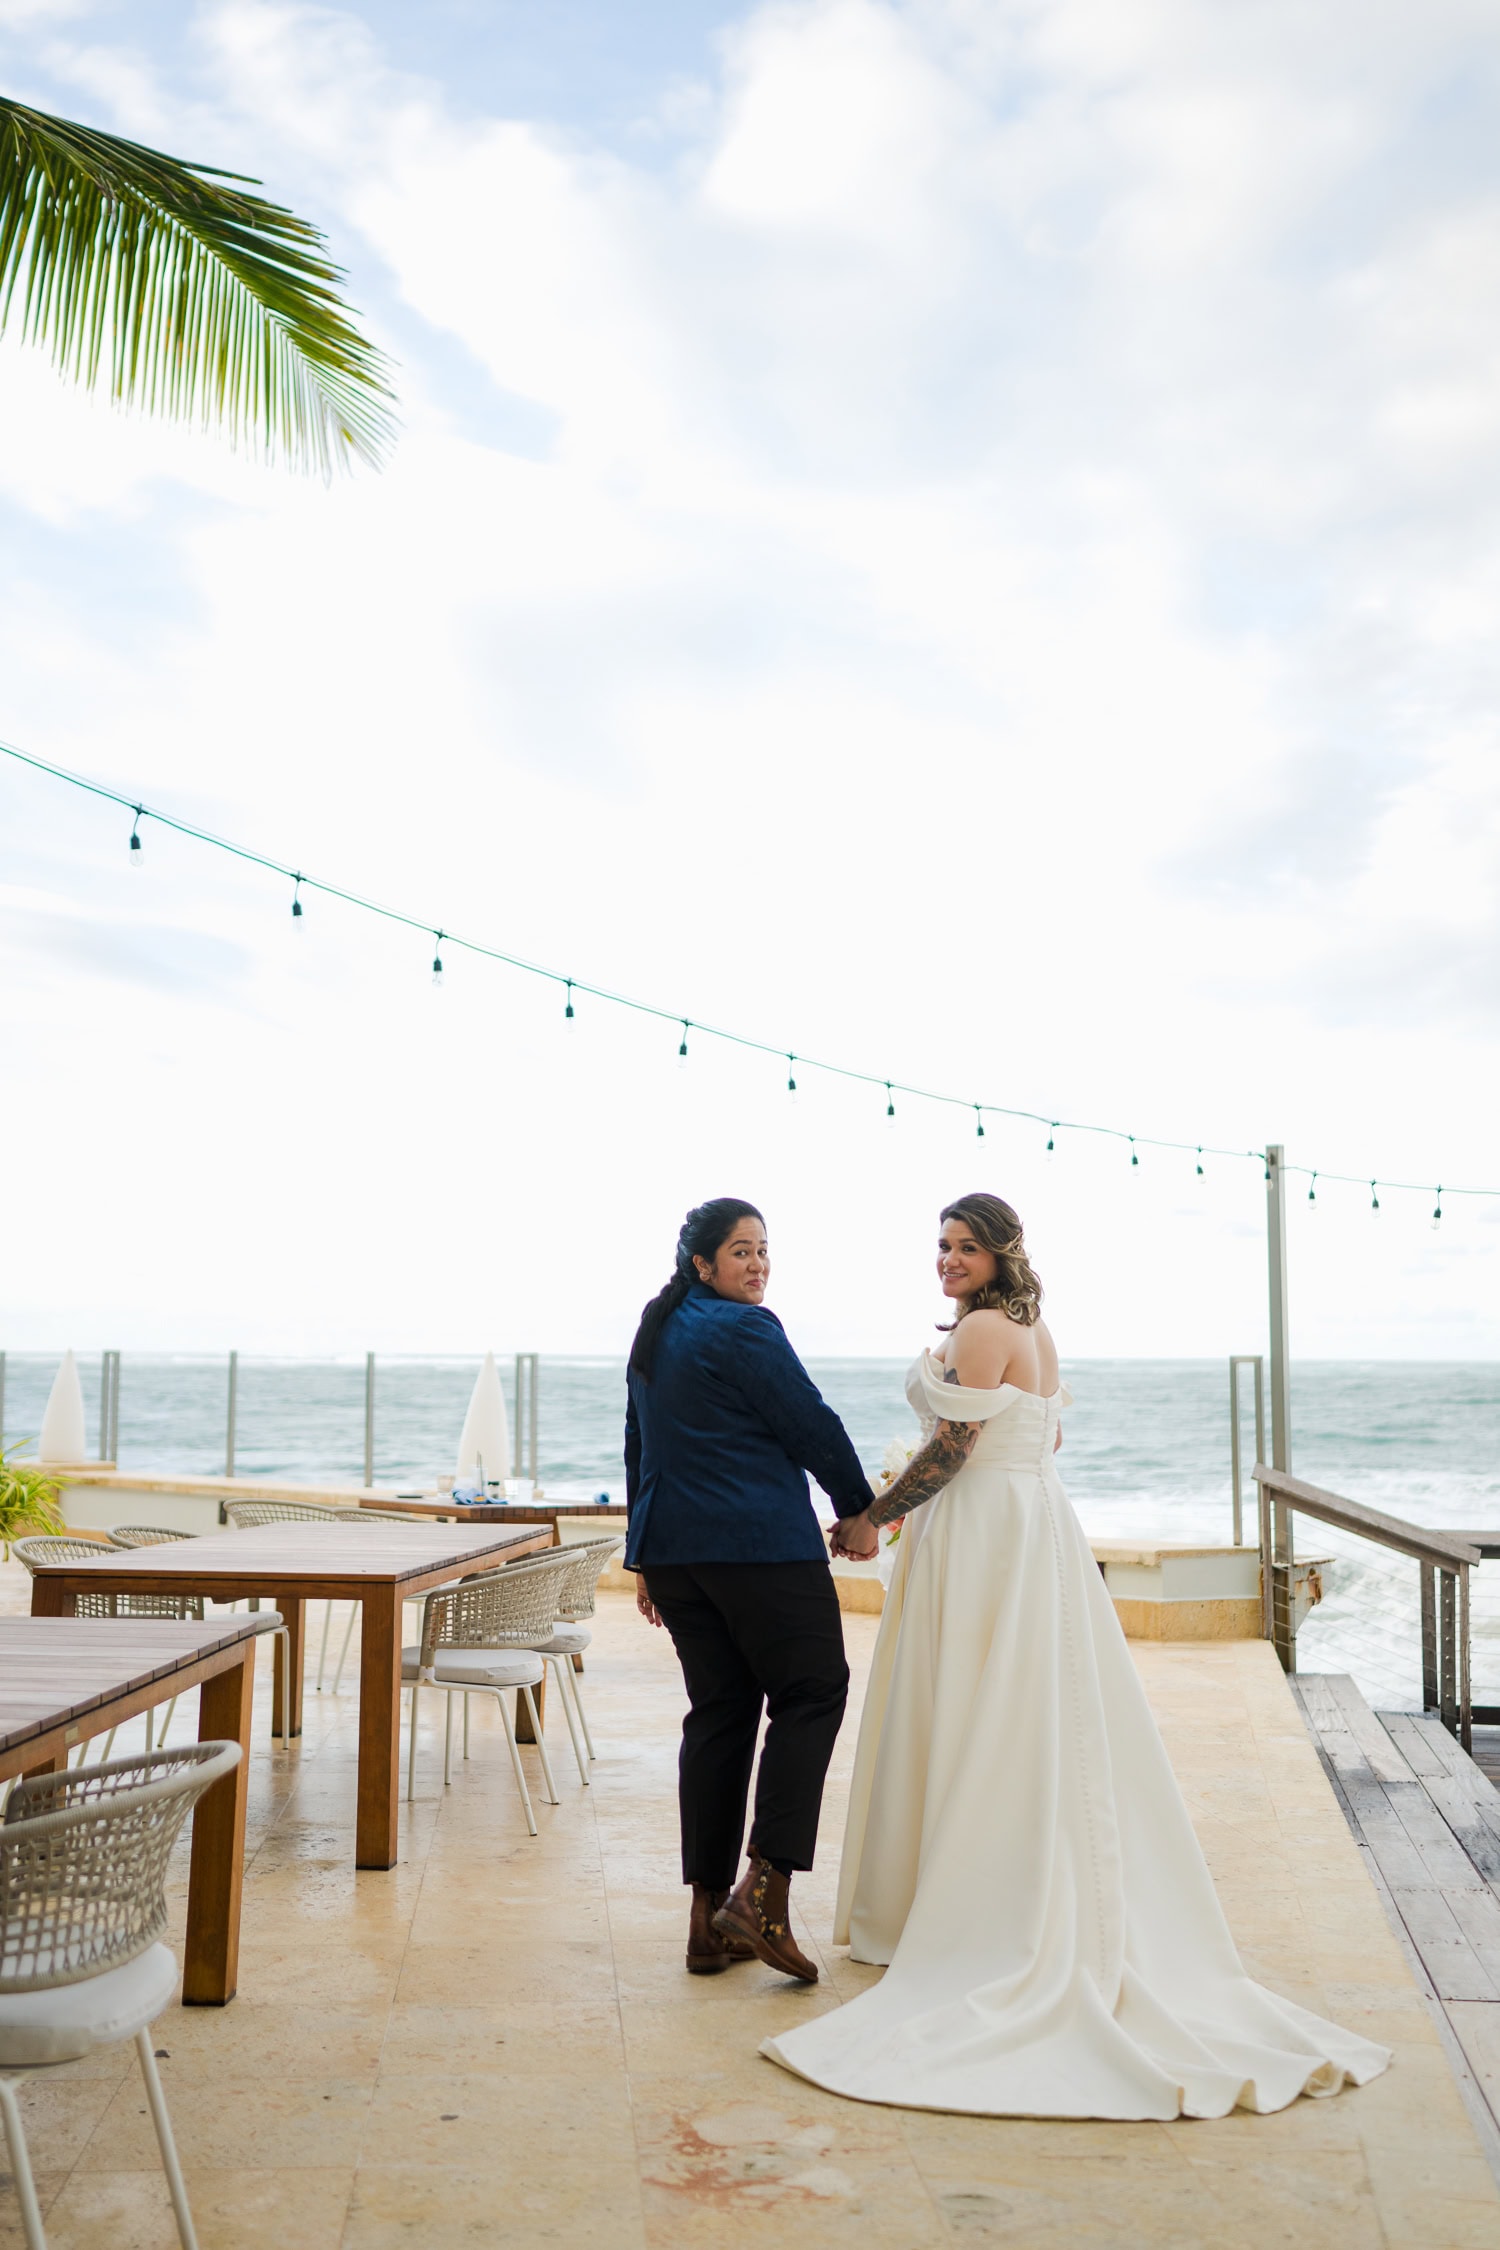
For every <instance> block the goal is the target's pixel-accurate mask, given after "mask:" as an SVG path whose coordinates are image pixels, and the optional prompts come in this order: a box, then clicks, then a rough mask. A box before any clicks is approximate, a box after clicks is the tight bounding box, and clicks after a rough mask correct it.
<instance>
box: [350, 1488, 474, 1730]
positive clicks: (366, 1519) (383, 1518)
mask: <svg viewBox="0 0 1500 2250" xmlns="http://www.w3.org/2000/svg"><path fill="white" fill-rule="evenodd" d="M336 1512H337V1515H338V1520H339V1522H340V1523H342V1524H346V1525H348V1526H349V1527H350V1528H351V1529H353V1530H356V1531H357V1530H358V1529H359V1527H360V1525H361V1524H371V1523H404V1524H407V1525H409V1524H410V1523H411V1520H412V1519H411V1517H410V1516H407V1515H401V1514H398V1512H397V1511H396V1509H394V1508H340V1509H338V1510H337V1511H336ZM420 1598H421V1597H420V1596H418V1599H419V1600H420ZM362 1606H363V1605H362V1604H361V1603H359V1602H351V1603H350V1604H349V1621H348V1623H347V1624H346V1625H345V1627H344V1638H343V1643H342V1645H341V1646H340V1649H339V1660H338V1662H337V1664H336V1665H335V1666H334V1668H333V1687H332V1689H331V1690H330V1692H331V1693H332V1694H334V1695H337V1694H338V1692H339V1682H340V1680H341V1679H342V1678H343V1676H344V1660H345V1658H346V1657H347V1656H348V1654H349V1643H350V1641H351V1640H353V1638H354V1621H355V1619H356V1618H357V1617H358V1615H359V1613H360V1609H361V1607H362ZM328 1608H329V1612H330V1614H332V1610H333V1604H332V1602H330V1603H329V1605H328ZM323 1645H324V1647H325V1648H326V1647H327V1645H328V1627H327V1625H326V1624H325V1625H324V1627H323ZM318 1685H319V1687H321V1686H322V1685H323V1660H322V1657H321V1656H320V1657H319V1659H318ZM467 1754H468V1753H467V1752H465V1756H467Z"/></svg>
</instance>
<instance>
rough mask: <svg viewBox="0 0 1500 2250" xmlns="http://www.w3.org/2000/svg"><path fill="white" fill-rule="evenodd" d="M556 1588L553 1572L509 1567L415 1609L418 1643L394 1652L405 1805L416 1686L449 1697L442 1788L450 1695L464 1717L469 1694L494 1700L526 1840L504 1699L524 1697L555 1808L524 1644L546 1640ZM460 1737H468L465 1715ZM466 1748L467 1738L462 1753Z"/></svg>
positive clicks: (449, 1750) (517, 1759)
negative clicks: (402, 1719)
mask: <svg viewBox="0 0 1500 2250" xmlns="http://www.w3.org/2000/svg"><path fill="white" fill-rule="evenodd" d="M539 1560H540V1561H542V1562H549V1561H551V1560H552V1558H551V1557H550V1556H545V1555H544V1556H541V1557H540V1558H539ZM558 1583H559V1581H558V1576H557V1573H556V1572H555V1571H554V1572H552V1573H551V1574H550V1575H549V1574H545V1573H539V1572H538V1571H536V1570H534V1569H532V1570H525V1571H522V1570H520V1569H518V1568H517V1566H516V1565H514V1564H512V1565H511V1566H510V1567H509V1568H502V1569H500V1570H492V1571H486V1572H485V1573H484V1575H483V1576H482V1577H478V1578H468V1579H465V1580H464V1581H463V1583H462V1584H461V1585H457V1586H440V1587H438V1588H437V1589H436V1591H435V1592H433V1593H430V1594H429V1595H428V1596H427V1599H426V1601H425V1602H424V1603H423V1605H422V1638H421V1641H420V1643H419V1644H418V1646H417V1647H415V1648H404V1649H403V1650H402V1651H401V1677H402V1679H403V1681H406V1682H408V1683H409V1684H410V1687H411V1738H410V1743H409V1745H408V1750H407V1764H406V1796H407V1802H408V1803H410V1801H411V1799H412V1798H413V1797H414V1795H415V1794H416V1776H417V1713H418V1699H419V1697H420V1695H421V1691H422V1689H423V1688H440V1689H442V1690H443V1692H444V1693H445V1694H446V1695H447V1698H448V1711H447V1724H446V1726H445V1729H444V1735H443V1786H444V1788H447V1787H448V1786H449V1785H450V1784H451V1782H452V1779H453V1698H454V1696H455V1695H462V1696H463V1698H464V1703H465V1712H466V1713H467V1707H468V1698H469V1697H470V1696H471V1695H474V1694H481V1695H493V1696H494V1698H495V1701H496V1703H497V1704H498V1705H499V1708H500V1718H501V1721H502V1723H503V1725H504V1728H505V1739H506V1741H507V1743H508V1744H509V1746H510V1762H511V1768H512V1771H513V1772H514V1774H515V1777H516V1788H517V1790H518V1791H519V1793H520V1798H521V1805H522V1809H523V1810H524V1812H525V1814H526V1826H527V1828H528V1829H529V1830H530V1832H531V1834H532V1835H533V1836H534V1835H535V1834H536V1832H537V1827H536V1815H535V1813H534V1812H533V1811H532V1809H531V1795H530V1792H529V1790H528V1789H527V1787H526V1774H525V1770H524V1768H523V1766H522V1764H521V1752H520V1748H519V1745H518V1744H517V1742H516V1730H515V1724H514V1722H513V1720H512V1718H511V1714H510V1709H509V1706H508V1705H507V1703H506V1700H505V1698H506V1695H507V1693H510V1692H512V1691H513V1692H514V1693H515V1695H516V1696H517V1697H524V1699H525V1703H526V1709H527V1711H528V1712H529V1714H530V1717H531V1731H532V1733H533V1735H534V1736H535V1738H536V1747H537V1755H538V1757H539V1758H540V1759H541V1764H542V1777H543V1779H544V1780H545V1782H546V1784H547V1801H548V1803H549V1804H553V1805H555V1804H556V1803H557V1802H558V1795H557V1784H556V1783H555V1782H554V1781H553V1779H552V1766H551V1763H550V1761H549V1759H548V1757H547V1745H546V1743H545V1742H544V1741H543V1739H542V1728H541V1722H540V1720H539V1719H538V1717H537V1708H536V1702H535V1699H534V1698H533V1696H532V1692H531V1691H532V1689H533V1688H534V1687H535V1686H536V1685H537V1683H538V1682H539V1681H540V1680H541V1678H542V1676H543V1673H544V1670H545V1664H544V1661H543V1659H542V1658H541V1657H539V1656H538V1655H537V1654H536V1653H535V1651H534V1650H533V1649H532V1647H531V1645H530V1644H531V1643H532V1642H533V1641H534V1640H536V1639H537V1638H539V1637H545V1634H546V1631H547V1629H548V1627H549V1626H550V1625H551V1624H552V1623H553V1621H554V1620H555V1618H556V1614H557V1609H556V1603H557V1589H558ZM464 1732H465V1737H466V1738H467V1734H468V1725H467V1717H466V1719H465V1727H464ZM467 1748H468V1745H467V1739H466V1740H465V1754H467Z"/></svg>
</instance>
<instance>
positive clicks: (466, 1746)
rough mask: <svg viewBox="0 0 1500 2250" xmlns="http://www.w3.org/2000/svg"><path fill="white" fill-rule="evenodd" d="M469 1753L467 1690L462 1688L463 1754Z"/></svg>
mask: <svg viewBox="0 0 1500 2250" xmlns="http://www.w3.org/2000/svg"><path fill="white" fill-rule="evenodd" d="M468 1755H469V1692H468V1689H467V1688H465V1690H464V1756H465V1757H466V1758H467V1756H468Z"/></svg>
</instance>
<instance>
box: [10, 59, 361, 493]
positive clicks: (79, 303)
mask: <svg viewBox="0 0 1500 2250" xmlns="http://www.w3.org/2000/svg"><path fill="white" fill-rule="evenodd" d="M256 185H258V183H257V182H256V181H253V180H250V181H246V180H245V179H243V178H242V176H241V175H240V174H238V173H234V172H223V171H220V170H218V169H217V168H216V167H215V166H213V165H208V164H188V163H184V162H182V161H180V160H179V159H178V158H176V157H172V156H164V155H162V154H161V153H160V151H159V150H157V149H151V148H142V147H140V146H139V145H138V144H137V143H136V142H134V141H122V140H118V139H116V138H115V137H114V135H112V134H109V133H96V132H94V131H92V130H91V129H90V128H88V127H87V126H83V125H73V124H69V123H68V122H67V120H66V119H64V118H60V117H48V116H47V115H45V114H44V112H42V111H41V110H35V109H26V108H23V107H22V105H21V104H20V103H19V102H12V101H6V100H4V99H3V98H0V331H3V330H4V329H5V328H6V326H7V325H8V323H9V321H10V318H11V315H12V310H13V309H14V310H15V312H16V314H17V319H18V327H19V332H20V334H21V336H22V337H23V338H24V339H25V340H27V341H29V342H31V343H36V344H41V345H43V346H48V347H50V349H51V352H52V357H53V360H54V361H55V363H56V365H57V366H58V367H59V368H60V369H61V370H62V372H63V373H64V374H66V375H68V376H70V377H72V378H73V379H74V380H75V381H77V382H80V383H83V384H85V385H87V386H90V387H92V386H93V385H95V384H98V383H100V382H101V381H107V383H108V385H109V389H110V392H111V394H112V396H113V397H114V398H115V399H116V400H118V401H119V402H120V403H121V404H122V405H126V406H129V405H138V406H142V407H144V408H145V409H146V411H147V412H149V413H153V414H161V415H165V416H169V417H171V418H172V419H174V420H179V421H196V422H198V423H200V424H201V425H202V426H203V427H205V428H207V427H209V426H210V425H218V426H219V427H220V428H222V429H223V430H225V431H226V432H227V434H228V436H229V438H230V439H231V441H232V442H233V443H235V444H248V445H251V446H254V447H256V448H257V449H259V450H260V451H262V452H263V453H264V454H265V456H266V457H267V458H278V457H279V458H281V459H284V460H286V461H288V462H290V463H291V464H292V465H294V466H296V467H311V468H315V469H318V470H321V472H322V473H323V474H324V475H325V476H326V475H328V473H329V472H330V470H331V469H332V467H333V465H334V463H335V462H336V461H347V460H348V459H349V458H350V457H351V456H358V457H359V458H360V459H362V460H365V461H369V462H371V463H376V464H378V463H379V461H380V460H381V458H382V457H383V455H384V454H385V452H386V451H387V449H388V447H389V445H390V443H391V439H392V436H393V432H394V423H393V420H392V416H391V413H390V409H389V406H388V403H387V402H388V401H389V400H390V399H391V398H392V397H393V395H394V394H393V392H392V391H391V389H390V385H389V382H388V375H389V371H390V370H389V363H388V362H387V361H386V360H385V358H384V357H383V356H382V354H381V353H379V352H378V351H376V350H375V348H374V347H373V346H372V345H371V344H369V343H367V342H366V341H365V339H364V337H363V336H362V335H361V334H360V332H359V330H358V329H357V328H356V327H355V325H354V322H353V319H352V318H351V316H350V314H349V312H348V310H347V308H346V307H345V305H344V304H343V302H342V300H341V298H340V295H339V286H340V284H341V283H342V281H343V279H344V276H343V273H342V272H341V270H340V269H339V268H338V267H337V266H335V265H333V264H332V263H331V262H330V260H329V258H328V254H327V244H326V242H325V241H324V239H323V236H322V235H321V234H320V233H319V232H318V230H317V228H316V227H314V226H311V225H310V224H309V223H308V222H307V221H306V220H305V219H299V218H298V217H296V215H295V214H294V213H293V212H291V211H287V210H283V209H282V208H281V206H280V205H279V204H275V203H268V202H266V201H265V200H264V199H263V198H262V197H260V196H258V195H250V194H246V193H245V192H244V190H245V188H246V187H254V186H256Z"/></svg>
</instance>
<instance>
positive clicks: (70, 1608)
mask: <svg viewBox="0 0 1500 2250" xmlns="http://www.w3.org/2000/svg"><path fill="white" fill-rule="evenodd" d="M77 1610H78V1596H77V1595H76V1594H75V1593H74V1592H73V1590H72V1588H71V1587H70V1586H62V1585H59V1584H58V1582H57V1580H56V1579H55V1578H33V1579H32V1581H31V1614H32V1616H33V1617H73V1616H75V1615H76V1614H77Z"/></svg>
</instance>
